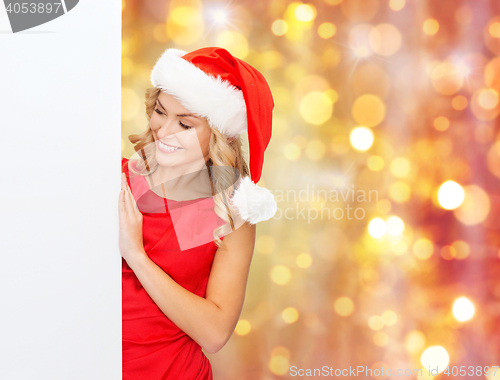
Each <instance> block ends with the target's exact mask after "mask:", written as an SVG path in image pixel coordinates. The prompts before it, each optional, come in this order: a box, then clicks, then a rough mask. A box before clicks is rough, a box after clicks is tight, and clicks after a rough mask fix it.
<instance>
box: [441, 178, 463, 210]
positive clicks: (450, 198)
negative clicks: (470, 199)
mask: <svg viewBox="0 0 500 380" xmlns="http://www.w3.org/2000/svg"><path fill="white" fill-rule="evenodd" d="M437 197H438V202H439V205H440V206H441V207H442V208H444V209H446V210H453V209H456V208H457V207H458V206H460V205H461V204H462V202H463V201H464V198H465V192H464V189H463V188H462V186H460V185H459V184H458V183H456V182H455V181H446V182H444V183H443V184H441V186H440V187H439V190H438V193H437Z"/></svg>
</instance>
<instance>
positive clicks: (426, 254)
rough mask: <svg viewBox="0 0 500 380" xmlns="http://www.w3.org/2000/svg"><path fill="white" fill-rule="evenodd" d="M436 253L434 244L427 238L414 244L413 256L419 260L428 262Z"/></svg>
mask: <svg viewBox="0 0 500 380" xmlns="http://www.w3.org/2000/svg"><path fill="white" fill-rule="evenodd" d="M433 253H434V244H433V243H432V241H430V240H429V239H426V238H420V239H418V240H416V241H415V243H413V254H414V255H415V257H416V258H417V259H420V260H427V259H429V258H430V257H431V256H432V254H433Z"/></svg>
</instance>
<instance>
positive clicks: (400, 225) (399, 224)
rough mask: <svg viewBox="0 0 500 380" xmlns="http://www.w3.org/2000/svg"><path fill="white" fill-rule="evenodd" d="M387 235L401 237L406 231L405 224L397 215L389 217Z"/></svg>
mask: <svg viewBox="0 0 500 380" xmlns="http://www.w3.org/2000/svg"><path fill="white" fill-rule="evenodd" d="M386 225H387V234H388V235H391V236H399V235H401V234H402V233H403V231H404V229H405V223H404V222H403V220H402V219H401V218H400V217H399V216H396V215H393V216H391V217H389V218H388V219H387V221H386Z"/></svg>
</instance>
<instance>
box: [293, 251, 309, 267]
mask: <svg viewBox="0 0 500 380" xmlns="http://www.w3.org/2000/svg"><path fill="white" fill-rule="evenodd" d="M296 263H297V265H298V266H299V268H309V267H310V266H311V264H312V257H311V255H309V254H308V253H301V254H300V255H298V256H297V261H296Z"/></svg>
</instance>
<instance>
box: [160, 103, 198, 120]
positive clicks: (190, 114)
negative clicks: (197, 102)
mask: <svg viewBox="0 0 500 380" xmlns="http://www.w3.org/2000/svg"><path fill="white" fill-rule="evenodd" d="M156 101H157V102H158V104H159V105H160V107H161V108H162V109H163V110H164V111H166V109H165V107H163V105H162V104H161V103H160V100H158V99H156ZM184 116H191V117H196V118H197V119H199V116H197V115H195V114H193V113H181V114H178V115H177V117H184Z"/></svg>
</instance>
